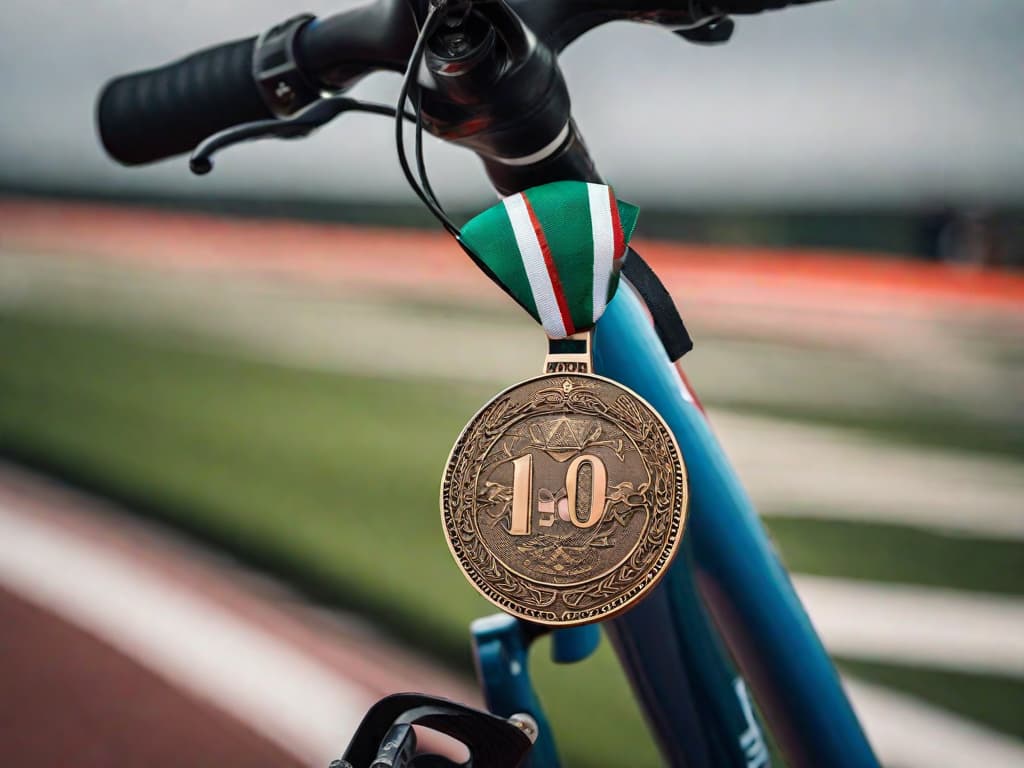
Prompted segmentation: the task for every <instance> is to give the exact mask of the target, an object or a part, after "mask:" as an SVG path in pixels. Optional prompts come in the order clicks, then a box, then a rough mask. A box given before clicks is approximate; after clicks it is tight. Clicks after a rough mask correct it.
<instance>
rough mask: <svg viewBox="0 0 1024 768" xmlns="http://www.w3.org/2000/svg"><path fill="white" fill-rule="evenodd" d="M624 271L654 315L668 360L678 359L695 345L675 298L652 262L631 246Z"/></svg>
mask: <svg viewBox="0 0 1024 768" xmlns="http://www.w3.org/2000/svg"><path fill="white" fill-rule="evenodd" d="M622 272H623V274H624V275H625V277H626V279H627V280H629V282H630V283H631V284H632V286H633V287H634V288H636V290H637V292H638V293H639V294H640V297H641V298H642V299H643V300H644V303H645V304H646V305H647V309H648V310H650V312H651V316H652V317H653V318H654V330H656V331H657V332H658V338H659V339H661V343H662V346H664V347H665V352H667V353H668V358H669V360H671V361H672V362H675V361H676V360H678V359H679V358H681V357H682V356H683V355H685V354H686V353H687V352H689V351H690V350H691V349H693V339H691V338H690V334H689V332H688V331H687V330H686V325H685V324H684V323H683V318H681V317H680V316H679V310H678V309H676V305H675V302H674V301H672V297H671V296H670V295H669V292H668V290H667V289H666V288H665V284H664V283H662V282H661V279H660V278H659V277H658V276H657V275H656V274H655V273H654V270H653V269H651V265H650V264H648V263H647V262H646V261H644V260H643V259H642V258H641V257H640V254H639V253H637V252H636V251H634V250H633V249H632V248H630V249H629V252H628V255H627V256H626V263H625V266H623V268H622Z"/></svg>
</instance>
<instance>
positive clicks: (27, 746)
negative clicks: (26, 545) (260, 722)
mask: <svg viewBox="0 0 1024 768" xmlns="http://www.w3.org/2000/svg"><path fill="white" fill-rule="evenodd" d="M0 627H3V631H2V632H0V680H2V681H3V683H2V686H0V688H2V695H0V765H5V766H40V767H41V766H74V768H107V767H109V766H119V765H123V766H147V768H161V767H162V766H167V768H172V767H173V768H181V766H196V765H211V766H212V765H216V766H222V767H224V768H227V767H228V766H239V767H241V766H250V767H252V768H256V767H257V766H275V768H284V767H285V766H298V765H301V764H302V763H301V762H299V761H298V760H297V759H296V758H295V757H292V756H291V755H288V754H287V753H285V752H284V751H282V750H281V749H280V748H279V747H277V746H275V745H274V744H273V743H271V742H270V741H268V740H266V739H264V738H263V737H261V736H260V735H259V734H256V733H254V732H253V731H251V730H249V729H248V728H246V727H245V726H243V725H242V724H240V723H238V722H237V721H236V720H234V719H233V718H232V717H230V716H229V715H227V714H225V713H224V712H221V711H220V710H219V709H217V708H216V707H213V706H211V705H210V704H208V703H206V702H204V701H200V700H199V699H197V698H195V697H193V696H190V695H188V694H186V693H184V692H182V691H181V690H179V689H177V688H174V687H172V686H171V685H169V684H168V683H167V682H165V681H164V680H162V679H161V678H159V677H157V676H156V675H154V674H153V673H152V672H150V671H149V670H147V669H145V668H144V667H142V666H140V665H139V664H137V663H136V662H134V661H133V660H131V659H129V658H128V657H126V656H124V655H122V654H121V653H118V652H117V651H115V650H113V649H112V648H110V647H109V646H108V645H106V644H105V643H103V642H102V641H100V640H97V639H96V638H94V637H92V636H91V635H89V634H86V633H85V632H83V631H82V630H80V629H77V628H76V627H74V626H72V625H70V624H67V623H66V622H65V621H63V620H62V619H61V618H60V617H58V616H55V615H53V614H50V613H48V612H46V611H44V610H42V609H40V608H37V607H36V606H34V605H32V604H30V603H28V602H25V601H24V600H21V599H20V598H18V597H17V596H16V595H14V594H12V593H10V592H8V591H6V590H3V589H0Z"/></svg>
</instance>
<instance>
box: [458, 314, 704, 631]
mask: <svg viewBox="0 0 1024 768" xmlns="http://www.w3.org/2000/svg"><path fill="white" fill-rule="evenodd" d="M545 371H546V373H545V374H544V375H543V376H539V377H537V378H533V379H528V380H527V381H524V382H522V383H520V384H517V385H515V386H513V387H510V388H509V389H506V390H505V391H504V392H502V393H500V394H499V395H497V396H496V397H495V398H494V399H492V400H491V401H490V402H489V403H488V404H487V405H485V406H484V407H483V408H482V409H481V410H480V411H479V412H478V413H477V414H476V416H474V417H473V419H472V420H471V421H470V422H469V424H468V425H467V426H466V427H465V429H463V431H462V434H461V435H460V436H459V439H458V440H457V441H456V443H455V447H454V448H453V449H452V452H451V456H450V457H449V459H448V465H447V467H446V469H445V472H444V477H443V481H442V485H441V516H442V521H443V524H444V530H445V534H446V536H447V539H448V546H449V548H450V549H451V552H452V555H453V556H454V557H455V560H456V562H457V563H458V564H459V567H460V568H461V569H462V571H463V573H464V574H465V575H466V577H467V578H468V579H469V581H470V582H471V583H472V584H473V585H474V586H475V587H476V588H477V589H478V590H479V591H480V592H481V594H483V595H484V596H485V597H486V598H487V599H488V600H490V601H491V602H493V603H495V604H496V605H498V606H499V607H501V608H502V609H503V610H505V611H507V612H508V613H511V614H513V615H515V616H518V617H520V618H522V619H526V620H529V621H532V622H536V623H540V624H548V625H558V626H571V625H575V624H585V623H587V622H592V621H599V620H601V619H606V618H608V617H611V616H614V615H615V614H617V613H619V612H621V611H623V610H625V609H626V608H628V607H629V606H630V605H631V604H632V603H634V602H635V601H637V600H639V599H640V598H641V597H643V595H644V594H647V593H648V592H649V591H650V590H651V589H652V588H653V587H654V586H655V584H657V582H658V580H659V579H660V578H661V577H662V576H663V575H664V573H665V570H666V569H667V568H668V566H669V564H670V563H671V562H672V558H673V557H674V555H675V553H676V551H677V550H678V547H679V542H680V540H681V539H682V535H683V527H684V524H685V519H686V506H687V499H688V493H687V485H686V471H685V467H684V465H683V461H682V456H681V454H680V451H679V446H678V445H677V443H676V440H675V437H674V436H673V435H672V432H671V430H670V429H669V428H668V426H667V425H666V424H665V422H664V421H663V420H662V419H661V417H660V416H659V415H658V413H657V412H656V411H655V410H654V409H653V408H652V407H651V406H650V405H649V404H648V403H647V402H646V401H645V400H644V399H643V398H641V397H640V396H639V395H637V394H636V393H635V392H632V391H631V390H629V389H627V388H626V387H624V386H622V385H621V384H618V383H616V382H614V381H611V380H609V379H606V378H603V377H600V376H596V375H594V374H593V373H591V371H592V358H591V350H590V333H589V332H587V333H584V334H578V335H577V336H574V337H571V338H569V339H564V340H561V341H552V342H551V348H550V352H549V355H548V357H547V361H546V365H545Z"/></svg>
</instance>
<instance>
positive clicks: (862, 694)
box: [843, 678, 1024, 768]
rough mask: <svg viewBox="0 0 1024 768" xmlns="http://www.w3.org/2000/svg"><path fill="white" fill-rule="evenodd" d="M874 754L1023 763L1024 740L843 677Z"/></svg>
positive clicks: (963, 764)
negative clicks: (1023, 741)
mask: <svg viewBox="0 0 1024 768" xmlns="http://www.w3.org/2000/svg"><path fill="white" fill-rule="evenodd" d="M843 683H844V685H845V686H846V690H847V691H848V692H849V694H850V698H851V699H852V700H853V707H854V709H855V710H856V712H857V714H858V716H859V717H860V719H861V723H862V724H863V725H864V730H865V731H867V734H868V738H869V739H870V740H871V744H872V746H873V747H874V748H875V752H876V754H877V755H878V756H879V758H880V759H881V760H882V762H883V763H884V764H885V765H891V766H900V768H938V767H939V766H941V768H979V766H984V768H1020V766H1022V765H1024V744H1022V743H1021V742H1019V741H1017V740H1015V739H1013V738H1011V737H1009V736H1004V735H1003V734H1001V733H997V732H996V731H993V730H991V729H989V728H985V727H983V726H980V725H976V724H975V723H972V722H970V721H969V720H965V719H963V718H962V717H956V716H955V715H952V714H950V713H949V712H946V711H945V710H943V709H939V708H938V707H933V706H931V705H929V704H925V703H924V702H922V701H921V700H919V699H915V698H912V697H910V696H905V695H903V694H900V693H894V692H893V691H891V690H888V689H886V688H881V687H879V686H875V685H869V684H868V683H864V682H861V681H859V680H850V679H849V678H847V679H846V680H844V681H843Z"/></svg>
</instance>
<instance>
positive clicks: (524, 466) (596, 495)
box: [509, 453, 608, 536]
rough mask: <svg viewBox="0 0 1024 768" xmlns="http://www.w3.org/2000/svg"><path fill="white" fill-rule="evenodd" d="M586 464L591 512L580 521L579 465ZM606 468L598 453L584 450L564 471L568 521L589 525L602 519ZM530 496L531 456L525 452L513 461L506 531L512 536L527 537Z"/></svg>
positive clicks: (579, 524) (582, 525)
mask: <svg viewBox="0 0 1024 768" xmlns="http://www.w3.org/2000/svg"><path fill="white" fill-rule="evenodd" d="M584 464H589V465H590V469H591V472H592V477H591V489H590V490H591V492H590V510H589V512H590V514H588V515H587V519H586V520H581V519H580V517H579V514H578V512H577V511H576V499H577V495H578V490H579V474H580V467H582V466H583V465H584ZM607 485H608V470H607V468H606V467H605V465H604V462H603V461H601V459H600V458H599V457H597V456H594V455H592V454H589V453H585V454H583V455H582V456H577V457H576V458H575V459H573V461H572V463H571V464H569V467H568V469H566V472H565V492H566V495H567V496H568V499H567V501H568V506H569V520H570V521H571V522H572V524H573V525H575V526H576V527H577V528H592V527H593V526H595V525H597V524H598V523H599V522H601V518H602V516H603V513H604V502H605V496H606V494H607ZM532 496H533V456H532V455H531V454H527V455H525V456H520V457H519V458H518V459H513V460H512V524H511V526H510V527H509V533H510V534H512V535H513V536H528V535H529V533H530V517H531V514H530V512H531V504H530V502H531V501H532Z"/></svg>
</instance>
